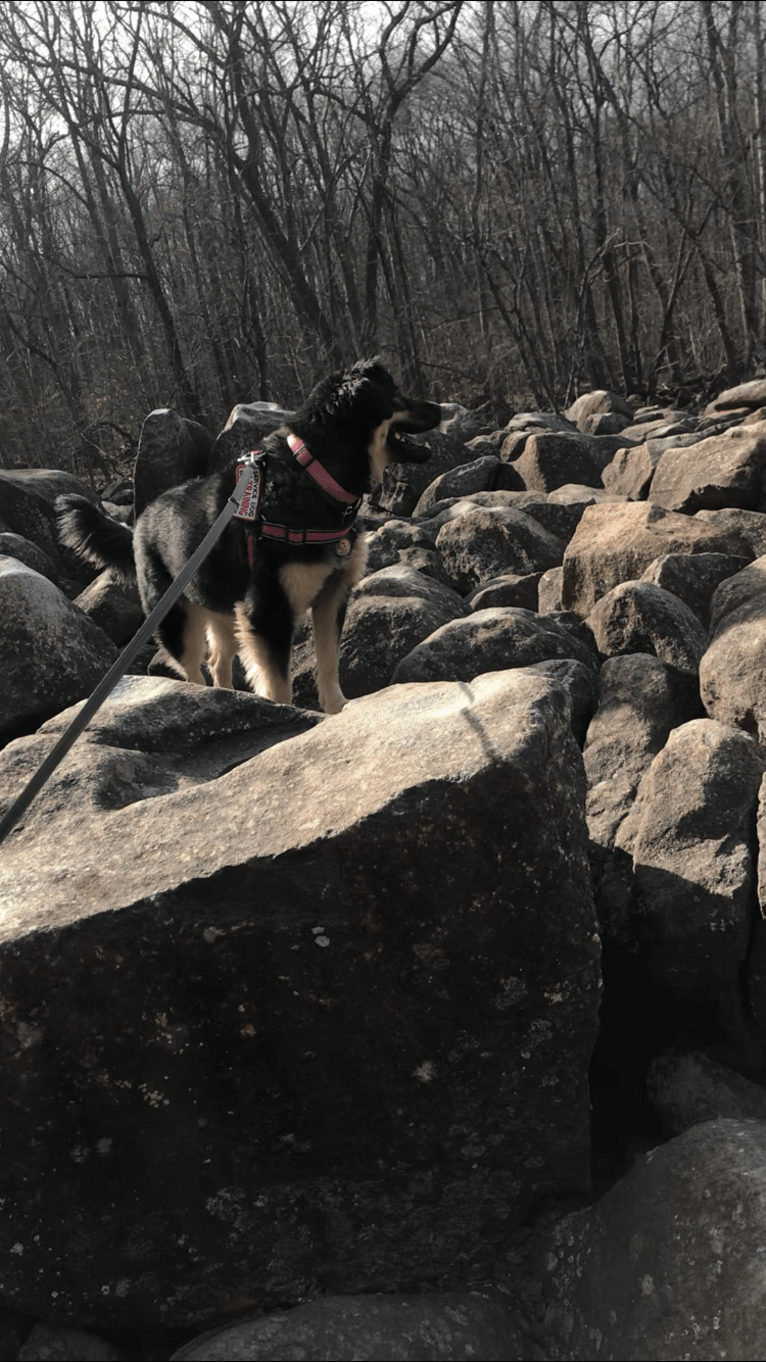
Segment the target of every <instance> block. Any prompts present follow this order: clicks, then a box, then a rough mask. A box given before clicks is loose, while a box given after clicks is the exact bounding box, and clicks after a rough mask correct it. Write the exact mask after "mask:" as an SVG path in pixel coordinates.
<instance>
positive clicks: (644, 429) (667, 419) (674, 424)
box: [622, 411, 696, 444]
mask: <svg viewBox="0 0 766 1362" xmlns="http://www.w3.org/2000/svg"><path fill="white" fill-rule="evenodd" d="M695 429H696V422H695V421H694V419H692V420H691V421H690V420H689V419H688V418H687V417H686V416H684V415H683V414H682V413H680V412H674V411H664V412H662V413H661V415H659V416H655V417H648V418H646V419H644V420H637V421H636V422H635V424H634V425H632V426H626V427H625V429H624V430H623V432H622V434H623V436H624V437H625V440H626V442H627V441H628V440H635V441H636V443H637V444H643V442H644V441H645V440H660V439H668V438H669V437H670V436H672V435H688V434H690V433H692V432H693V431H694V430H695Z"/></svg>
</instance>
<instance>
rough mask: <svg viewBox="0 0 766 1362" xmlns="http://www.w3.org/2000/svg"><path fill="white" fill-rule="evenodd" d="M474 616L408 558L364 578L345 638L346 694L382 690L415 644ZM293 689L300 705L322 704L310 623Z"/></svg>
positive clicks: (296, 658) (298, 645)
mask: <svg viewBox="0 0 766 1362" xmlns="http://www.w3.org/2000/svg"><path fill="white" fill-rule="evenodd" d="M466 614H468V607H467V606H466V604H465V602H464V601H463V598H462V596H459V595H458V594H457V592H456V591H454V590H453V589H452V587H450V586H445V585H444V584H443V583H442V582H439V581H437V580H435V579H434V578H432V577H427V576H425V575H424V574H423V573H422V572H418V571H417V570H416V569H414V568H413V567H412V566H411V565H409V564H407V563H404V562H402V561H401V560H400V561H399V562H397V563H394V564H392V565H391V566H390V567H386V568H382V569H381V570H380V571H378V572H374V573H371V574H370V575H369V576H368V577H365V578H363V579H362V581H361V582H360V583H359V586H358V587H357V588H356V590H355V592H354V594H353V596H352V599H351V603H350V605H349V608H348V611H347V614H346V622H345V625H344V629H343V637H342V639H341V652H340V678H341V686H342V687H343V688H344V689H343V693H344V695H346V696H348V698H349V699H351V700H353V699H355V698H356V697H358V696H360V695H369V694H370V693H371V692H372V691H376V690H381V689H382V688H383V687H384V686H387V685H388V684H389V682H390V680H391V677H392V675H393V672H394V670H395V668H396V666H397V664H398V663H399V662H400V661H401V660H402V658H404V657H406V656H407V655H408V653H410V652H411V650H412V649H413V648H415V647H416V646H417V644H418V643H421V642H422V641H423V639H426V638H428V637H429V636H430V635H431V634H433V633H434V631H435V630H436V629H439V628H440V627H441V625H443V624H446V623H447V622H448V621H449V620H452V619H457V618H458V617H460V616H463V615H466ZM293 654H294V655H293V693H294V697H295V700H296V703H298V704H302V705H308V706H310V707H311V708H312V709H313V708H314V707H315V706H317V705H318V704H319V700H318V696H317V690H316V659H315V650H314V646H313V639H312V635H311V632H310V626H309V624H308V621H307V622H306V623H305V624H304V625H303V627H302V628H301V629H300V630H299V632H298V634H297V636H296V642H295V646H294V649H293Z"/></svg>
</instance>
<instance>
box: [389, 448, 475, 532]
mask: <svg viewBox="0 0 766 1362" xmlns="http://www.w3.org/2000/svg"><path fill="white" fill-rule="evenodd" d="M413 438H414V439H415V440H416V442H417V443H419V444H420V443H423V444H427V445H428V447H429V449H430V450H431V457H430V458H429V460H428V462H427V463H421V464H415V463H392V464H389V466H388V468H387V469H386V470H385V472H384V474H383V486H382V488H381V490H380V492H379V494H378V498H377V500H378V503H379V505H380V506H382V507H383V508H384V509H385V510H387V511H391V512H392V514H393V515H397V516H405V515H412V512H413V511H414V509H415V507H416V505H417V503H418V501H419V500H420V498H421V496H422V495H423V493H424V492H425V490H426V488H427V487H428V485H429V483H432V482H433V481H434V478H437V477H438V476H439V475H440V474H441V473H446V472H447V471H448V470H449V469H452V468H458V467H460V465H461V464H464V463H465V462H466V448H465V445H464V444H463V443H462V442H461V441H460V440H456V439H455V438H454V436H452V435H444V434H443V433H442V432H441V431H438V430H430V431H429V432H428V436H427V437H425V436H422V437H421V436H415V437H413Z"/></svg>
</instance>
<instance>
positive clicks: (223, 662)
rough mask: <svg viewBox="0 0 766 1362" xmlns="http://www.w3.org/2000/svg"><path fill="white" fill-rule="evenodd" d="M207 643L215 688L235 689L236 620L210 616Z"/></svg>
mask: <svg viewBox="0 0 766 1362" xmlns="http://www.w3.org/2000/svg"><path fill="white" fill-rule="evenodd" d="M207 641H208V647H209V649H210V652H209V656H208V666H209V667H210V674H211V676H212V678H213V685H214V686H223V687H225V689H227V690H232V689H233V684H234V683H233V681H232V675H231V664H232V662H233V660H234V656H235V654H236V652H237V647H238V643H237V636H236V634H235V632H234V619H233V616H231V615H214V614H213V613H212V611H211V612H210V613H209V614H208V621H207Z"/></svg>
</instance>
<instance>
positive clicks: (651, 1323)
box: [543, 1121, 766, 1362]
mask: <svg viewBox="0 0 766 1362" xmlns="http://www.w3.org/2000/svg"><path fill="white" fill-rule="evenodd" d="M765 1167H766V1124H765V1123H764V1122H762V1121H713V1122H709V1123H707V1124H705V1125H698V1126H695V1127H694V1128H693V1129H692V1130H689V1131H687V1132H686V1134H684V1135H681V1136H679V1138H678V1139H675V1140H671V1141H670V1143H669V1144H666V1145H663V1146H662V1147H661V1148H659V1149H653V1150H651V1152H650V1153H648V1154H645V1155H643V1156H642V1157H641V1158H640V1159H639V1160H638V1161H637V1163H636V1164H635V1165H634V1167H633V1168H632V1170H631V1172H630V1173H629V1174H628V1175H627V1177H626V1178H624V1179H623V1181H622V1182H619V1183H618V1184H617V1186H616V1187H613V1188H612V1190H611V1191H610V1192H607V1194H606V1196H604V1197H603V1198H602V1199H601V1201H600V1202H598V1204H597V1205H596V1206H594V1207H593V1208H592V1209H589V1210H587V1211H583V1212H578V1213H576V1214H574V1215H570V1216H567V1217H566V1219H565V1220H563V1221H561V1222H560V1224H559V1225H558V1227H557V1229H556V1231H555V1233H554V1236H553V1242H552V1243H551V1244H550V1245H549V1246H548V1249H547V1253H546V1254H545V1256H544V1262H543V1271H544V1272H545V1281H546V1291H547V1294H548V1299H549V1305H548V1312H547V1315H546V1325H547V1326H548V1330H549V1333H550V1334H551V1335H555V1334H558V1340H557V1343H558V1349H557V1351H556V1353H555V1354H554V1355H555V1356H557V1357H561V1358H577V1359H593V1358H598V1359H599V1362H601V1359H604V1362H607V1359H623V1358H649V1359H654V1358H690V1359H695V1362H696V1360H697V1359H699V1362H710V1359H711V1358H715V1359H718V1358H721V1359H723V1358H740V1357H741V1358H758V1357H761V1356H762V1355H763V1352H764V1348H765V1347H766V1328H765V1326H764V1317H765V1316H766V1276H765V1275H764V1271H763V1246H764V1239H765V1237H766V1193H765V1191H764V1186H765V1180H764V1168H765Z"/></svg>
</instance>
